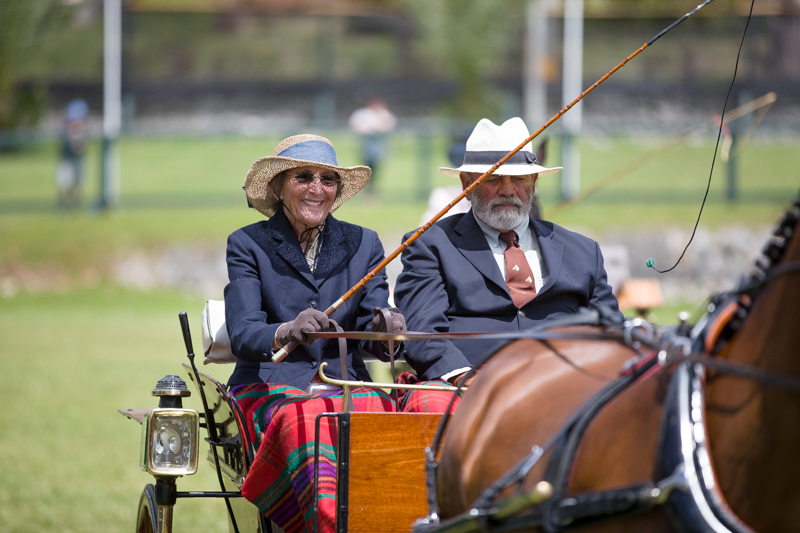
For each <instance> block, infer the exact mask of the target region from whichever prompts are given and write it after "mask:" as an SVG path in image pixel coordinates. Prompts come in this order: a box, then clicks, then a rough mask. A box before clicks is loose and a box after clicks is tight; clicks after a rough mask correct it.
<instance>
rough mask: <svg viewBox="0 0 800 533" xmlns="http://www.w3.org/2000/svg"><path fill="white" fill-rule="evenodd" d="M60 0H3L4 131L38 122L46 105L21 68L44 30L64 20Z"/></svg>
mask: <svg viewBox="0 0 800 533" xmlns="http://www.w3.org/2000/svg"><path fill="white" fill-rule="evenodd" d="M64 15H65V11H64V10H63V9H61V6H60V3H59V2H58V0H3V1H2V2H0V130H3V129H12V128H17V127H20V126H29V125H34V124H36V122H38V120H39V115H40V114H41V110H42V108H43V105H44V92H43V89H42V88H41V87H39V86H36V85H34V86H33V87H29V86H27V87H26V86H24V85H22V84H21V83H20V82H21V80H19V79H18V78H17V69H18V67H19V65H20V64H22V63H23V62H25V61H26V59H27V57H28V56H29V54H30V53H31V51H32V50H33V49H34V48H35V47H36V46H37V44H38V43H39V40H40V39H41V37H42V35H43V33H44V32H45V31H46V30H47V29H48V28H50V27H52V26H53V25H55V24H59V23H62V22H63V21H64Z"/></svg>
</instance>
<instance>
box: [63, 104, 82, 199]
mask: <svg viewBox="0 0 800 533" xmlns="http://www.w3.org/2000/svg"><path fill="white" fill-rule="evenodd" d="M88 111H89V106H88V105H86V101H85V100H83V99H81V98H76V99H75V100H72V101H70V102H69V103H68V104H67V108H66V112H65V120H64V129H63V130H62V132H61V154H60V156H59V161H58V168H57V169H56V190H57V193H58V206H59V207H76V206H78V205H79V204H80V200H81V182H82V181H83V159H84V156H85V153H86V115H87V114H88Z"/></svg>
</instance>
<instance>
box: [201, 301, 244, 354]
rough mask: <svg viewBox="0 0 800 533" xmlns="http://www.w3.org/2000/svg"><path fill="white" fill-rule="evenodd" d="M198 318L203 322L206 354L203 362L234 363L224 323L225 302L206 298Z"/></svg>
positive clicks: (204, 351)
mask: <svg viewBox="0 0 800 533" xmlns="http://www.w3.org/2000/svg"><path fill="white" fill-rule="evenodd" d="M200 319H201V320H202V322H203V323H202V325H201V329H202V330H203V353H204V354H205V356H206V358H205V359H204V360H203V364H204V365H207V364H208V363H219V364H224V363H235V362H236V356H235V355H233V352H232V351H231V339H230V337H228V326H227V325H226V324H225V302H224V301H220V300H208V301H207V302H206V305H205V307H203V314H202V315H201V317H200Z"/></svg>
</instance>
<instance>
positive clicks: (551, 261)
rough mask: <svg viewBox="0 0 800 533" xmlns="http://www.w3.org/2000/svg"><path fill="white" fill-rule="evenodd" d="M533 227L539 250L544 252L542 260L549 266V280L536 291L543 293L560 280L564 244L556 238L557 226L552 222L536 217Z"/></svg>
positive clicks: (532, 219) (533, 220)
mask: <svg viewBox="0 0 800 533" xmlns="http://www.w3.org/2000/svg"><path fill="white" fill-rule="evenodd" d="M531 222H532V225H531V227H532V229H533V232H534V235H536V240H537V242H538V243H539V251H540V252H542V261H543V262H544V264H545V265H546V266H547V281H546V282H545V284H544V287H542V288H541V289H539V290H537V291H536V295H537V297H538V295H540V294H542V293H543V292H546V291H547V290H548V289H550V288H551V287H552V286H553V285H555V284H556V281H558V275H559V273H560V272H561V256H562V254H563V252H564V246H563V245H562V244H561V243H559V242H556V241H555V239H554V236H555V228H554V226H553V224H552V223H550V222H545V221H542V220H539V219H536V218H531Z"/></svg>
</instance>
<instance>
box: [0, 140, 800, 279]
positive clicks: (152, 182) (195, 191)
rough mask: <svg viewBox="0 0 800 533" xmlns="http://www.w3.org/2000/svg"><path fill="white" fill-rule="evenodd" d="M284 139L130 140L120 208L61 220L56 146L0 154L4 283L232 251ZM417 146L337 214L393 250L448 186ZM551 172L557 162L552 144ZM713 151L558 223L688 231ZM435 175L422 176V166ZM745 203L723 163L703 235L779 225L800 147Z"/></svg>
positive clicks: (782, 152) (752, 181)
mask: <svg viewBox="0 0 800 533" xmlns="http://www.w3.org/2000/svg"><path fill="white" fill-rule="evenodd" d="M331 137H333V139H334V143H335V144H336V146H337V148H338V152H339V160H340V163H341V164H344V165H354V164H358V162H359V160H358V156H357V151H358V144H357V140H356V139H355V138H354V137H352V136H348V135H344V134H340V135H338V136H337V135H331ZM277 140H278V138H277V137H276V138H258V139H253V138H233V137H220V138H202V139H200V138H198V139H140V138H132V139H123V140H122V142H121V143H120V162H121V168H122V174H121V176H122V177H121V200H120V208H119V209H117V210H115V211H113V212H110V213H99V212H97V211H94V210H92V209H81V210H77V211H63V210H57V209H55V207H54V206H55V192H54V186H53V183H52V182H53V177H52V175H53V171H54V165H55V147H54V146H52V145H49V144H42V145H38V146H36V147H33V148H32V149H29V150H27V151H24V152H20V153H16V154H2V155H0V243H2V246H0V273H1V272H2V269H3V267H8V266H9V265H19V264H24V265H33V266H37V265H38V266H42V265H44V266H48V265H49V266H50V267H51V268H58V269H60V270H62V271H66V272H67V273H69V272H72V273H73V274H74V273H76V272H79V271H85V270H86V269H91V268H100V269H101V270H102V268H103V266H104V265H105V264H106V262H107V261H108V260H109V258H110V257H113V256H114V255H116V254H124V253H130V252H132V251H135V250H150V249H154V248H157V247H159V246H164V245H167V244H174V243H181V244H183V243H186V244H193V243H211V244H212V245H217V246H220V247H222V246H224V243H225V238H226V237H227V235H228V234H230V233H231V232H232V231H234V230H235V229H237V228H239V227H241V226H243V225H245V224H248V223H251V222H253V221H256V220H259V219H260V218H261V216H260V214H259V213H257V212H255V211H253V210H249V209H247V208H246V207H245V205H246V204H245V199H244V193H243V191H242V190H241V187H242V185H243V183H244V176H245V174H246V172H247V169H248V167H249V165H250V164H251V163H252V162H253V161H254V160H255V159H257V158H258V157H261V156H264V155H268V154H271V153H272V150H273V147H274V145H275V144H276V143H277ZM667 141H668V140H666V139H664V140H648V141H643V140H631V139H606V140H603V141H599V140H591V139H590V140H586V141H584V143H583V152H582V156H581V161H582V178H581V179H582V185H583V187H585V188H588V187H590V186H591V185H592V184H593V183H596V182H598V181H600V180H602V179H603V178H605V177H606V176H607V175H609V174H611V173H612V172H614V171H615V170H617V169H620V168H622V167H624V166H625V165H627V164H628V163H630V162H631V161H634V160H636V159H637V158H638V157H640V156H642V155H644V154H647V153H649V152H650V151H652V150H654V149H656V148H658V147H660V146H662V145H663V144H664V143H666V142H667ZM420 142H421V141H420V140H419V139H418V138H416V137H414V136H412V135H398V136H396V137H395V138H394V139H393V140H392V151H391V155H390V157H389V159H388V160H387V161H386V163H385V165H384V168H382V169H381V170H380V174H379V176H378V180H377V196H374V197H368V196H366V195H364V194H362V195H359V196H357V197H355V198H354V199H353V200H351V201H350V202H348V203H347V204H345V205H344V206H343V207H342V208H341V209H340V210H339V211H337V214H336V216H338V217H339V218H341V219H344V220H347V221H351V222H354V223H356V224H361V225H365V226H368V227H371V228H374V229H375V230H377V231H378V232H379V233H380V234H381V235H382V236H384V237H385V238H386V239H387V241H386V248H387V249H392V248H393V247H394V246H396V243H398V242H399V241H396V238H397V237H398V236H400V235H402V234H403V233H405V232H407V231H411V230H413V229H415V228H416V227H417V226H418V225H419V224H420V222H421V220H420V217H421V216H422V213H423V211H424V210H425V208H426V202H425V201H424V200H419V199H418V193H419V191H420V190H423V189H425V190H427V189H429V188H430V187H437V186H442V185H452V184H454V183H455V180H453V179H452V178H448V177H446V176H444V175H443V174H441V173H439V172H438V171H436V170H435V168H436V167H438V166H441V165H447V161H446V159H445V155H444V154H445V147H446V144H447V143H446V139H444V138H441V137H435V138H432V139H430V143H431V145H430V147H429V148H430V149H431V150H432V151H431V157H430V158H429V159H424V158H422V159H420V157H419V152H418V148H419V143H420ZM549 153H550V154H552V156H551V157H550V159H552V161H548V162H547V164H550V165H555V164H557V160H556V158H555V155H556V154H557V153H558V150H557V142H554V143H553V144H552V145H551V147H550V149H549ZM712 154H713V142H712V139H710V138H704V139H700V140H697V141H694V142H693V143H691V144H685V145H682V146H680V147H677V148H675V149H673V150H672V151H670V152H668V153H667V154H665V155H664V156H662V157H660V158H658V159H655V160H653V161H651V162H649V163H647V164H645V165H644V166H642V167H640V168H639V169H637V170H636V171H634V172H631V173H629V174H627V175H626V176H624V177H622V178H621V179H619V180H618V181H616V182H615V183H614V184H612V185H610V186H608V187H607V188H605V189H603V190H602V191H601V192H600V193H598V194H596V195H594V196H592V197H591V198H589V199H587V200H586V201H584V202H582V203H580V204H578V205H576V206H574V207H571V208H570V209H567V210H564V211H562V212H561V213H559V214H558V215H557V216H556V217H555V218H554V219H553V220H554V221H555V222H557V223H559V224H561V225H564V226H566V227H568V228H584V229H589V230H591V231H592V232H593V233H594V234H596V235H597V234H602V233H603V232H604V231H605V230H607V229H611V228H625V227H634V228H638V227H644V226H646V227H663V226H683V227H691V226H692V225H693V224H694V221H695V219H696V218H697V213H698V210H699V208H700V204H701V201H702V197H703V193H704V191H705V187H706V182H707V179H708V173H709V169H710V165H711V156H712ZM87 161H88V163H89V165H88V167H89V169H88V176H87V182H86V185H87V186H86V191H85V197H86V198H87V202H86V203H87V205H88V204H90V201H89V200H92V199H94V198H96V195H97V193H96V191H97V164H96V163H97V161H98V154H97V153H96V152H94V151H92V152H90V153H89V155H88V159H87ZM426 161H427V165H426V166H425V168H426V169H427V171H425V172H422V171H420V164H421V162H426ZM738 164H739V168H740V173H739V191H740V192H739V198H738V200H737V201H735V202H729V201H728V200H727V199H726V197H725V190H726V165H725V163H723V162H720V161H718V162H717V164H716V168H715V172H714V179H713V182H712V186H711V192H710V194H709V199H708V203H707V204H706V208H705V211H704V213H703V219H702V222H701V223H702V224H703V225H704V226H706V227H719V226H721V225H726V224H731V223H745V224H754V225H755V224H771V223H773V222H774V220H775V218H776V217H777V216H779V214H780V212H781V210H782V208H783V207H784V206H785V205H786V203H787V202H788V201H789V199H790V198H791V197H792V196H793V195H794V194H795V193H796V191H797V188H798V185H800V179H799V178H798V175H797V171H796V169H797V167H798V166H800V139H790V140H786V141H770V142H752V143H750V144H748V145H746V146H745V148H744V149H743V150H742V152H741V154H740V157H739V161H738ZM538 189H539V194H540V199H541V203H542V206H543V209H544V217H545V218H548V216H547V213H548V210H549V209H552V208H553V207H554V206H555V204H557V203H558V202H559V196H558V174H556V175H551V176H546V177H544V178H542V179H541V180H540V181H539V184H538Z"/></svg>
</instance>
